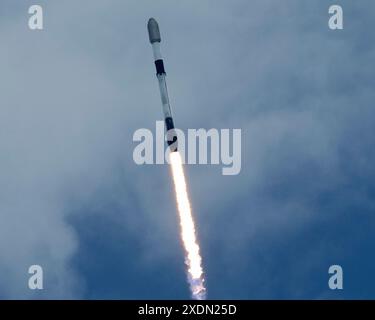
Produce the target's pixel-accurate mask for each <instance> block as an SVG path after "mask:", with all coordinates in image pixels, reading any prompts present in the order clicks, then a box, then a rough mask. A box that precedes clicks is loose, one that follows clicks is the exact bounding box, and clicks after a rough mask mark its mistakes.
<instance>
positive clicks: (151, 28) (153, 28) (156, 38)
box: [147, 18, 161, 43]
mask: <svg viewBox="0 0 375 320" xmlns="http://www.w3.org/2000/svg"><path fill="white" fill-rule="evenodd" d="M147 29H148V37H149V38H150V42H151V43H154V42H160V41H161V38H160V31H159V25H158V23H157V22H156V20H155V19H154V18H151V19H150V20H148V23H147Z"/></svg>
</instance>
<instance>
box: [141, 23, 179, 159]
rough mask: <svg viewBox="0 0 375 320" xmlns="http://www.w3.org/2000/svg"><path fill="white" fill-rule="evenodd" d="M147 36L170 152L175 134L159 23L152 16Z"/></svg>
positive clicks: (175, 138) (172, 148) (175, 146)
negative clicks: (150, 47)
mask: <svg viewBox="0 0 375 320" xmlns="http://www.w3.org/2000/svg"><path fill="white" fill-rule="evenodd" d="M147 29H148V37H149V39H150V43H151V45H152V51H153V54H154V61H155V67H156V77H157V78H158V81H159V89H160V96H161V102H162V105H163V113H164V122H165V127H166V131H167V140H168V141H167V143H168V146H169V148H170V151H171V152H175V151H177V136H176V133H175V127H174V122H173V117H172V112H171V106H170V103H169V97H168V89H167V82H166V73H165V69H164V61H163V57H162V55H161V51H160V42H161V37H160V30H159V25H158V23H157V22H156V20H155V19H154V18H151V19H150V20H148V24H147Z"/></svg>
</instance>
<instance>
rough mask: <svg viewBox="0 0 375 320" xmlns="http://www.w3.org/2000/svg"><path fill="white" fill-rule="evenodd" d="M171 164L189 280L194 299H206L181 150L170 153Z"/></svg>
mask: <svg viewBox="0 0 375 320" xmlns="http://www.w3.org/2000/svg"><path fill="white" fill-rule="evenodd" d="M170 164H171V167H172V176H173V182H174V187H175V191H176V198H177V206H178V212H179V217H180V226H181V238H182V242H183V245H184V248H185V263H186V265H187V267H188V270H187V271H188V280H189V284H190V289H191V292H192V296H193V299H196V300H204V299H205V298H206V288H205V286H204V277H203V269H202V258H201V256H200V254H199V245H198V242H197V239H196V234H195V227H194V220H193V216H192V214H191V207H190V202H189V198H188V193H187V188H186V181H185V175H184V169H183V167H182V160H181V155H180V153H179V152H171V153H170Z"/></svg>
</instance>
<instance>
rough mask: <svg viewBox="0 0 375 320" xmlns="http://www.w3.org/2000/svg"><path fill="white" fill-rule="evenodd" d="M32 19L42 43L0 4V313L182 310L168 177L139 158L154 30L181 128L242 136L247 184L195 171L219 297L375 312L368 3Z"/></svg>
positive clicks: (176, 8)
mask: <svg viewBox="0 0 375 320" xmlns="http://www.w3.org/2000/svg"><path fill="white" fill-rule="evenodd" d="M38 3H39V4H41V5H42V6H43V8H44V15H45V17H44V23H45V25H44V30H43V31H30V30H29V29H28V27H27V19H28V14H27V11H28V7H29V6H30V5H31V4H34V2H32V1H24V0H18V1H17V2H16V3H15V2H14V1H11V0H4V1H2V2H1V4H0V39H1V43H2V45H1V46H2V49H1V50H0V70H1V75H0V87H1V88H2V94H1V95H0V130H1V134H0V150H1V152H0V168H1V172H2V175H1V176H2V179H1V181H0V217H1V224H0V274H1V275H2V276H1V277H0V297H1V298H7V299H8V298H22V299H39V298H58V299H61V298H95V299H148V298H154V299H170V298H175V299H185V298H189V297H190V293H189V290H188V286H187V283H186V275H185V269H184V264H183V259H184V258H183V251H182V247H181V244H180V240H179V234H178V220H177V213H176V208H175V204H174V195H173V188H172V187H173V186H172V182H171V178H170V173H169V168H168V167H167V166H162V165H154V166H137V165H135V163H134V162H133V159H132V153H133V148H134V147H135V144H134V143H133V141H132V135H133V133H134V131H135V130H137V129H138V128H149V129H151V130H154V127H155V121H156V120H161V118H162V112H161V105H160V97H159V92H158V87H157V81H156V79H155V74H154V73H155V71H154V66H153V57H152V52H151V47H150V44H149V42H148V36H147V29H146V24H147V20H148V18H149V17H151V16H153V17H155V18H156V19H157V20H158V21H159V23H160V27H161V31H162V37H163V40H164V41H163V43H162V51H163V54H164V57H165V63H166V70H167V75H168V79H167V81H168V86H169V92H170V99H171V104H172V108H173V112H174V116H175V122H176V125H177V126H178V127H180V128H182V129H183V130H186V129H188V128H201V127H202V128H206V129H209V128H218V129H221V128H241V129H242V170H241V173H240V174H239V175H237V176H222V175H221V167H219V166H198V165H196V166H187V167H186V172H187V179H188V183H189V190H190V197H191V200H192V206H193V210H194V215H195V218H196V221H197V229H198V233H199V239H200V244H201V252H202V255H203V259H204V260H203V263H204V267H205V271H206V278H207V287H208V296H209V298H212V299H349V298H353V299H358V298H373V297H374V294H375V289H374V285H375V276H373V270H375V259H374V258H373V254H372V253H373V252H374V251H375V250H374V249H375V237H374V233H373V230H374V227H375V217H374V214H375V200H374V199H375V185H374V184H375V170H374V165H373V163H375V152H374V150H375V148H374V145H375V141H374V140H375V127H374V120H375V111H374V106H373V101H374V98H375V93H374V90H373V88H374V78H373V74H374V62H373V60H374V54H375V46H374V43H375V42H374V33H373V31H372V30H373V29H374V21H375V20H374V12H375V11H374V9H375V4H374V3H373V1H370V0H368V1H367V0H361V1H355V2H354V1H328V0H320V1H307V0H299V1H297V0H283V1H277V0H256V1H245V0H236V1H230V2H229V1H224V0H222V1H215V3H213V2H212V1H179V2H178V3H176V1H170V0H169V1H166V0H161V1H157V2H156V1H151V0H149V1H146V0H142V1H120V0H110V1H105V2H104V1H88V0H83V1H79V4H77V2H76V1H72V0H67V1H61V2H57V1H55V2H51V1H39V2H38ZM332 4H340V5H342V7H343V10H344V30H340V31H332V30H330V29H329V28H328V25H327V23H328V18H329V16H328V8H329V6H330V5H332ZM32 264H40V265H41V266H42V267H43V269H44V276H45V280H44V283H45V285H44V286H45V289H44V290H42V291H40V292H35V291H31V290H29V289H28V288H27V280H28V274H27V269H28V266H30V265H32ZM333 264H340V265H341V266H342V267H343V270H344V290H342V291H331V290H329V288H328V285H327V283H328V278H329V275H328V268H329V266H330V265H333Z"/></svg>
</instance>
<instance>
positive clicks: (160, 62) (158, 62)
mask: <svg viewBox="0 0 375 320" xmlns="http://www.w3.org/2000/svg"><path fill="white" fill-rule="evenodd" d="M155 66H156V73H157V74H165V69H164V62H163V60H162V59H159V60H156V61H155Z"/></svg>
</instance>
